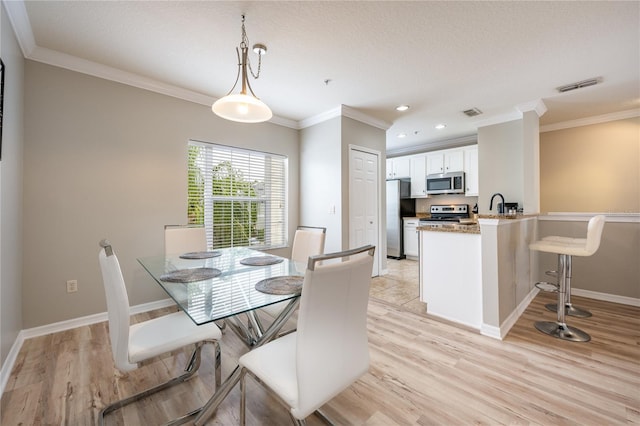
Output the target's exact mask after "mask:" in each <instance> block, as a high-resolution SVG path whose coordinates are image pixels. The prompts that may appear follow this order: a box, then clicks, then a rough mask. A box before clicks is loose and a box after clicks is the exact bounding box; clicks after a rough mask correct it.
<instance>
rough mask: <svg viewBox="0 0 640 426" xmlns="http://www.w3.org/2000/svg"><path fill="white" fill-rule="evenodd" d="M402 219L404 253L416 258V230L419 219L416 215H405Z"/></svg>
mask: <svg viewBox="0 0 640 426" xmlns="http://www.w3.org/2000/svg"><path fill="white" fill-rule="evenodd" d="M403 221H404V235H403V236H404V255H405V256H407V258H414V259H418V256H419V252H418V231H417V227H418V225H419V223H420V219H418V218H416V217H405V218H404V219H403Z"/></svg>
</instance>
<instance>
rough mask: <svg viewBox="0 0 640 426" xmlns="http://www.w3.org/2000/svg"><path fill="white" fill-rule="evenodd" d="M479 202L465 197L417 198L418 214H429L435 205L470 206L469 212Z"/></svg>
mask: <svg viewBox="0 0 640 426" xmlns="http://www.w3.org/2000/svg"><path fill="white" fill-rule="evenodd" d="M477 202H478V197H465V196H464V195H433V196H431V197H429V198H416V214H417V213H429V211H430V209H431V205H433V204H468V205H469V212H471V209H472V208H473V206H474V205H475V204H476V203H477Z"/></svg>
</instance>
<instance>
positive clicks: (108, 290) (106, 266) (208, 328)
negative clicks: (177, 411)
mask: <svg viewBox="0 0 640 426" xmlns="http://www.w3.org/2000/svg"><path fill="white" fill-rule="evenodd" d="M98 259H99V262H100V269H101V272H102V280H103V283H104V289H105V294H106V299H107V313H108V320H109V338H110V341H111V352H112V354H113V360H114V363H115V366H116V368H118V370H120V371H122V372H124V373H126V372H128V371H132V370H134V369H136V368H138V367H139V363H140V362H142V361H145V360H148V359H150V358H154V357H156V356H159V355H161V354H165V353H169V352H172V351H174V350H177V349H181V348H184V347H187V346H190V345H194V346H195V347H194V350H193V353H192V354H191V357H190V358H189V362H188V363H187V366H186V368H185V373H184V374H182V375H180V376H178V377H175V378H173V379H171V380H169V381H167V382H165V383H162V384H159V385H157V386H155V387H153V388H150V389H147V390H145V391H142V392H140V393H137V394H135V395H132V396H129V397H127V398H124V399H122V400H120V401H117V402H114V403H112V404H110V405H108V406H106V407H104V408H103V409H102V410H101V411H100V413H99V416H98V419H99V424H100V425H102V424H104V417H105V415H107V414H108V413H110V412H112V411H114V410H117V409H119V408H122V407H124V406H125V405H128V404H130V403H132V402H135V401H138V400H140V399H142V398H144V397H146V396H149V395H151V394H153V393H156V392H158V391H161V390H163V389H166V388H168V387H170V386H173V385H176V384H179V383H182V382H184V381H186V380H187V379H189V378H190V377H191V376H192V375H193V374H194V373H195V372H196V371H197V370H198V368H199V367H200V359H201V350H202V346H203V345H204V344H206V343H210V344H212V345H213V346H214V348H215V367H214V368H215V382H216V389H217V388H218V387H219V386H220V345H219V343H218V341H219V340H220V338H221V337H222V334H221V332H220V329H219V328H218V326H216V325H215V324H214V323H209V324H204V325H200V326H198V325H196V324H195V323H194V322H193V321H192V320H191V318H189V317H188V316H187V315H186V314H185V313H184V312H182V311H179V312H175V313H172V314H168V315H164V316H161V317H158V318H154V319H151V320H147V321H144V322H140V323H136V324H131V323H130V316H129V298H128V296H127V289H126V286H125V282H124V278H123V276H122V270H121V269H120V263H119V262H118V258H117V256H116V255H115V253H114V251H113V248H112V246H111V244H110V243H109V241H107V240H102V241H100V253H99V254H98ZM192 414H193V413H190V414H188V415H187V416H190V415H192Z"/></svg>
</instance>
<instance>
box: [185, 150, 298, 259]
mask: <svg viewBox="0 0 640 426" xmlns="http://www.w3.org/2000/svg"><path fill="white" fill-rule="evenodd" d="M286 178H287V158H286V157H285V156H282V155H278V154H271V153H267V152H260V151H252V150H246V149H241V148H235V147H230V146H225V145H217V144H210V143H205V142H198V141H189V158H188V185H189V187H188V217H189V223H193V224H200V225H204V227H205V228H206V231H207V245H208V247H210V248H213V249H215V248H222V247H234V246H250V247H252V248H257V249H266V248H275V247H283V246H284V245H285V244H286V211H287V209H286V204H287V203H286V201H287V198H286V194H287V191H286V186H287V185H286V183H287V180H286Z"/></svg>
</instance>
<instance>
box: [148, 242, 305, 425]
mask: <svg viewBox="0 0 640 426" xmlns="http://www.w3.org/2000/svg"><path fill="white" fill-rule="evenodd" d="M138 262H139V263H140V264H141V265H142V266H143V268H144V269H145V270H146V271H147V272H148V273H149V274H150V275H151V276H152V277H153V278H154V280H155V281H156V282H157V283H158V284H159V285H160V286H161V287H162V288H163V289H164V290H165V291H166V292H167V294H168V295H169V296H170V297H171V298H172V299H173V300H174V301H175V302H176V304H177V305H178V307H179V308H180V309H182V310H183V311H184V312H185V313H186V314H187V315H188V316H189V317H190V318H191V319H192V320H193V322H194V323H196V324H198V325H202V324H206V323H209V322H211V321H219V320H225V324H227V325H228V326H229V327H231V328H232V329H233V330H234V331H235V332H236V333H237V334H238V335H239V336H240V337H241V338H242V339H243V340H244V341H245V344H247V346H249V347H250V348H253V347H258V346H261V345H262V344H264V343H266V342H268V341H270V340H271V339H273V338H274V337H275V336H276V335H277V333H278V332H279V331H280V329H281V328H282V326H283V325H284V324H285V323H286V322H287V320H288V319H289V317H290V316H291V315H292V314H293V312H294V311H295V309H296V307H297V305H298V302H299V298H300V290H301V285H302V279H303V277H304V273H305V270H306V266H307V265H306V264H304V263H299V262H294V261H292V260H289V259H286V258H282V257H278V256H273V255H269V254H266V253H263V252H260V251H257V250H253V249H249V248H246V247H231V248H224V249H217V250H214V251H210V252H196V253H183V254H176V255H167V256H154V257H144V258H139V259H138ZM284 301H288V302H289V303H286V304H285V305H286V307H285V308H284V309H283V310H282V312H281V313H280V315H279V316H278V317H277V318H276V319H275V320H274V321H273V322H272V323H271V324H270V325H269V327H266V328H265V327H263V325H262V323H261V322H260V319H259V316H258V315H256V314H255V310H256V309H259V308H263V307H265V306H268V305H271V304H274V303H279V302H284ZM239 378H240V368H239V367H236V369H235V370H234V371H233V372H232V373H231V375H230V376H229V377H228V378H227V379H225V381H224V382H223V383H222V385H221V386H220V388H219V389H216V392H215V393H214V395H213V396H212V397H211V399H210V400H209V401H208V402H207V404H205V406H204V407H202V409H201V411H199V412H193V413H190V415H189V417H193V416H194V415H197V417H196V419H195V424H196V425H199V424H203V423H204V422H205V421H206V420H207V419H208V418H209V417H211V416H212V415H213V413H214V412H215V410H216V408H217V407H218V405H219V404H220V403H221V402H222V400H223V399H224V398H225V397H226V395H227V394H228V393H229V392H230V391H231V389H233V387H234V386H235V385H236V383H237V382H238V381H239ZM187 420H188V419H184V418H182V419H178V420H176V421H175V422H172V423H170V424H180V423H183V422H185V421H187Z"/></svg>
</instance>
